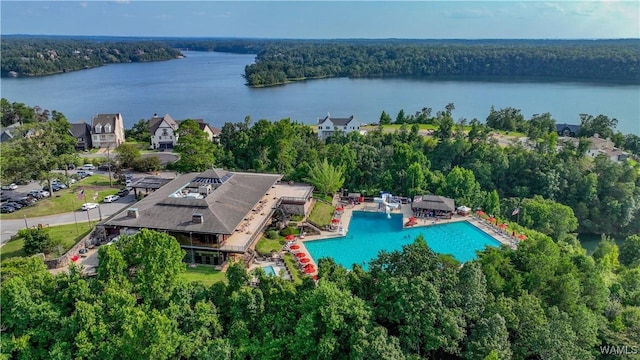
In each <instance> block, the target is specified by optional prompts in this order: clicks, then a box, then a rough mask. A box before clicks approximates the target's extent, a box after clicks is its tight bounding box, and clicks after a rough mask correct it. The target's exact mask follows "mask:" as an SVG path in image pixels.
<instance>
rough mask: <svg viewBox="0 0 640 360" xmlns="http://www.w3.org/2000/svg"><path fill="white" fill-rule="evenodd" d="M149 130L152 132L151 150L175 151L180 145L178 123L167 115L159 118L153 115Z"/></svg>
mask: <svg viewBox="0 0 640 360" xmlns="http://www.w3.org/2000/svg"><path fill="white" fill-rule="evenodd" d="M149 129H150V131H151V148H153V149H156V150H165V149H173V147H174V146H176V144H178V134H177V130H178V122H176V121H175V120H173V118H172V117H171V116H170V115H169V114H166V115H165V116H163V117H158V114H153V117H152V118H151V119H149Z"/></svg>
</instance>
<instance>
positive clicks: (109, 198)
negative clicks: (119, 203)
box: [102, 195, 120, 203]
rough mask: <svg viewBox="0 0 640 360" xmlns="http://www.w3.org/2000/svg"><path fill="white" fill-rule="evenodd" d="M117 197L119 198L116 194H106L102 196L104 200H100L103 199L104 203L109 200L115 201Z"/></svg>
mask: <svg viewBox="0 0 640 360" xmlns="http://www.w3.org/2000/svg"><path fill="white" fill-rule="evenodd" d="M118 199H120V196H118V195H107V196H105V197H104V200H102V201H104V202H106V203H110V202H114V201H116V200H118Z"/></svg>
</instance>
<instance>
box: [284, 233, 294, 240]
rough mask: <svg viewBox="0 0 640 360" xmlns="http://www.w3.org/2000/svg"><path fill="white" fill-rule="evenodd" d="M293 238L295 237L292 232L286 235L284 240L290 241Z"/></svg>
mask: <svg viewBox="0 0 640 360" xmlns="http://www.w3.org/2000/svg"><path fill="white" fill-rule="evenodd" d="M295 238H296V237H295V236H294V235H293V234H291V235H287V236H286V237H285V240H287V241H291V240H293V239H295Z"/></svg>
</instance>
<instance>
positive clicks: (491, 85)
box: [0, 51, 640, 135]
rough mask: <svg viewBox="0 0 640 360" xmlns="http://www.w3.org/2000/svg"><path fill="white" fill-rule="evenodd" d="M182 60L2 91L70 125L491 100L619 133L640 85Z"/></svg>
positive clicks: (479, 104) (312, 115)
mask: <svg viewBox="0 0 640 360" xmlns="http://www.w3.org/2000/svg"><path fill="white" fill-rule="evenodd" d="M184 54H185V55H186V58H184V59H179V60H171V61H163V62H153V63H131V64H114V65H108V66H104V67H101V68H95V69H90V70H83V71H77V72H72V73H66V74H58V75H52V76H46V77H37V78H3V79H2V80H1V83H0V87H1V90H2V97H4V98H7V99H8V100H9V101H10V102H14V101H16V102H22V103H25V104H26V105H28V106H36V105H37V106H40V107H41V108H43V109H49V110H58V111H60V112H62V113H63V114H65V115H66V117H67V118H68V119H69V121H70V122H79V121H83V120H84V121H90V119H91V117H92V116H93V115H95V114H97V113H122V116H123V117H124V120H125V127H127V128H130V127H131V126H132V125H133V124H134V123H135V122H136V121H138V120H139V119H142V118H145V119H148V118H150V117H151V116H153V114H154V113H157V114H159V115H164V114H167V113H168V114H170V115H171V116H172V117H173V118H174V119H177V120H180V119H186V118H201V119H205V120H206V121H207V122H208V123H210V124H211V125H212V126H215V127H221V126H222V125H223V124H224V123H226V122H239V121H242V120H243V119H244V118H245V116H247V115H250V116H251V118H252V119H253V120H258V119H268V120H280V119H283V118H291V119H292V120H295V121H298V122H301V123H307V124H314V123H316V121H317V119H318V118H319V117H324V116H325V115H326V114H327V113H330V114H331V115H332V116H335V117H346V116H349V115H351V114H354V115H355V116H356V117H357V118H359V119H360V120H361V121H362V122H365V123H371V122H377V121H378V119H379V118H380V113H381V112H382V111H383V110H384V111H386V112H387V113H389V114H390V115H391V117H392V118H395V116H396V114H397V113H398V111H400V109H404V110H405V113H406V114H413V113H415V112H416V111H419V110H421V109H422V108H423V107H430V108H432V109H433V114H435V113H436V111H439V110H444V107H445V106H446V105H447V104H448V103H454V105H455V110H454V111H453V116H454V118H455V119H456V120H458V119H460V118H467V119H468V120H471V119H473V118H478V119H480V120H481V121H484V120H485V119H486V117H487V115H488V114H489V109H490V107H491V105H493V106H494V107H495V108H496V109H500V108H504V107H509V106H510V107H514V108H517V109H521V110H522V114H523V115H524V116H525V118H530V117H531V115H533V114H536V113H544V112H549V113H551V115H552V116H553V117H554V118H555V119H556V122H557V123H565V122H566V123H570V124H571V123H575V124H577V123H579V114H581V113H587V114H592V115H598V114H604V115H607V116H609V117H613V118H616V119H618V128H617V129H618V130H620V131H622V132H623V133H635V134H638V135H640V85H633V84H631V85H624V84H622V85H621V84H601V83H583V82H539V81H527V80H522V79H521V80H517V81H515V80H510V81H486V80H485V81H481V80H474V81H468V80H445V79H439V80H434V79H396V78H393V79H390V78H385V79H347V78H339V79H322V80H310V81H304V82H297V83H293V84H287V85H283V86H275V87H269V88H260V89H254V88H249V87H247V86H246V85H245V82H244V78H243V77H242V74H243V73H244V67H245V66H246V65H248V64H251V63H253V62H254V59H255V56H254V55H244V54H227V53H215V52H193V51H186V52H184Z"/></svg>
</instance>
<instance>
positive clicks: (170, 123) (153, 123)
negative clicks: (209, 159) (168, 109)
mask: <svg viewBox="0 0 640 360" xmlns="http://www.w3.org/2000/svg"><path fill="white" fill-rule="evenodd" d="M191 120H193V121H195V122H196V123H197V124H198V127H200V130H202V131H204V133H205V134H207V138H208V139H209V141H217V139H218V137H219V136H220V129H216V128H213V127H211V126H210V125H209V124H207V123H206V122H204V120H203V119H191ZM183 121H186V120H174V119H173V118H172V117H171V116H170V115H169V114H166V115H164V116H163V117H158V114H154V115H153V117H152V118H151V119H149V131H150V132H151V148H153V149H156V150H165V149H173V148H174V147H175V146H176V145H177V144H178V138H179V135H178V127H179V126H180V123H181V122H183Z"/></svg>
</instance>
